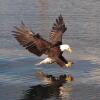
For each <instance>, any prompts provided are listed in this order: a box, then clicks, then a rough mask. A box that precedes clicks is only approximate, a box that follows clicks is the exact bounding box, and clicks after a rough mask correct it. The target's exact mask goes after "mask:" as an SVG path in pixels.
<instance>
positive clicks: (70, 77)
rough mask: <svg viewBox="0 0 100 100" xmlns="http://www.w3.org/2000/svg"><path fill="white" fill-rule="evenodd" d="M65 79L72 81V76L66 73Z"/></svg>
mask: <svg viewBox="0 0 100 100" xmlns="http://www.w3.org/2000/svg"><path fill="white" fill-rule="evenodd" d="M65 80H66V81H67V82H72V81H73V80H74V78H73V77H72V76H71V75H67V76H66V79H65Z"/></svg>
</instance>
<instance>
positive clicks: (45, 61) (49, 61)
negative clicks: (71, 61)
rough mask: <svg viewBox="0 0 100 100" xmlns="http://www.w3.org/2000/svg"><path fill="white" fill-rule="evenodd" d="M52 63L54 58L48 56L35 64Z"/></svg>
mask: <svg viewBox="0 0 100 100" xmlns="http://www.w3.org/2000/svg"><path fill="white" fill-rule="evenodd" d="M51 63H53V60H52V59H51V58H46V59H44V60H42V61H41V62H39V63H37V64H35V65H41V64H51Z"/></svg>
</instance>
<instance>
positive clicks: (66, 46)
mask: <svg viewBox="0 0 100 100" xmlns="http://www.w3.org/2000/svg"><path fill="white" fill-rule="evenodd" d="M60 49H61V51H65V50H67V51H68V52H70V53H71V52H72V49H71V47H70V45H68V44H63V45H60Z"/></svg>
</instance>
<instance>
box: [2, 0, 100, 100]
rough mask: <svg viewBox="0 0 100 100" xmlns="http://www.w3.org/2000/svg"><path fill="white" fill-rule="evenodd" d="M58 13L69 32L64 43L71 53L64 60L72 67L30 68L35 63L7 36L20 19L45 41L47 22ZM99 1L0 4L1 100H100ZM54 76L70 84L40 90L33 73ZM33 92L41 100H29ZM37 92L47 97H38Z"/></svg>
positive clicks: (31, 0)
mask: <svg viewBox="0 0 100 100" xmlns="http://www.w3.org/2000/svg"><path fill="white" fill-rule="evenodd" d="M60 13H61V14H62V15H63V17H64V20H65V23H66V25H67V27H68V30H67V32H66V33H65V34H64V36H63V42H64V43H67V44H70V45H71V46H72V48H73V50H74V51H73V53H72V54H71V55H69V54H67V53H66V52H65V53H64V56H65V57H66V58H68V59H71V60H73V61H74V62H75V64H74V65H73V67H72V68H70V69H61V68H60V67H59V66H57V65H55V64H53V65H41V66H38V67H37V66H35V65H34V64H35V63H37V62H39V61H40V60H42V59H43V58H44V56H43V57H41V58H38V57H36V56H34V55H32V54H30V53H29V52H27V51H26V50H25V49H24V48H22V47H21V46H20V45H19V44H18V43H17V41H16V40H15V39H14V38H13V36H12V35H11V34H12V33H11V31H12V30H14V29H13V26H15V25H19V24H20V22H21V20H23V21H24V22H25V24H27V25H28V26H29V27H31V28H32V30H33V31H34V32H37V33H40V34H41V35H43V36H44V38H48V36H49V35H48V33H49V32H50V30H51V27H52V23H53V22H54V20H55V18H56V17H57V16H58V15H59V14H60ZM99 26H100V1H99V0H0V100H100V28H99ZM38 70H42V71H43V72H46V73H48V74H50V75H51V74H52V75H54V76H55V77H59V75H63V74H70V75H72V76H73V77H74V82H72V83H63V87H64V90H63V91H62V92H60V91H59V89H58V88H55V90H54V91H53V90H52V89H51V88H48V86H47V85H45V87H46V88H48V90H49V92H48V91H47V90H46V89H44V87H43V86H42V84H44V83H43V82H42V80H39V79H38V78H37V77H36V76H35V73H36V72H37V71H38ZM38 88H42V90H41V89H40V93H39V94H38V93H37V95H38V96H39V97H41V98H38V99H37V98H35V99H34V98H33V97H34V96H33V95H34V93H35V92H34V91H36V90H37V89H38ZM42 91H44V93H47V94H45V95H42Z"/></svg>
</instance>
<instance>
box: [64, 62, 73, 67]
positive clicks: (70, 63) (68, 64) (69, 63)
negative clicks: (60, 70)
mask: <svg viewBox="0 0 100 100" xmlns="http://www.w3.org/2000/svg"><path fill="white" fill-rule="evenodd" d="M72 64H74V63H73V62H71V61H69V62H68V63H67V64H65V66H66V67H67V68H70V67H71V66H72Z"/></svg>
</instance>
